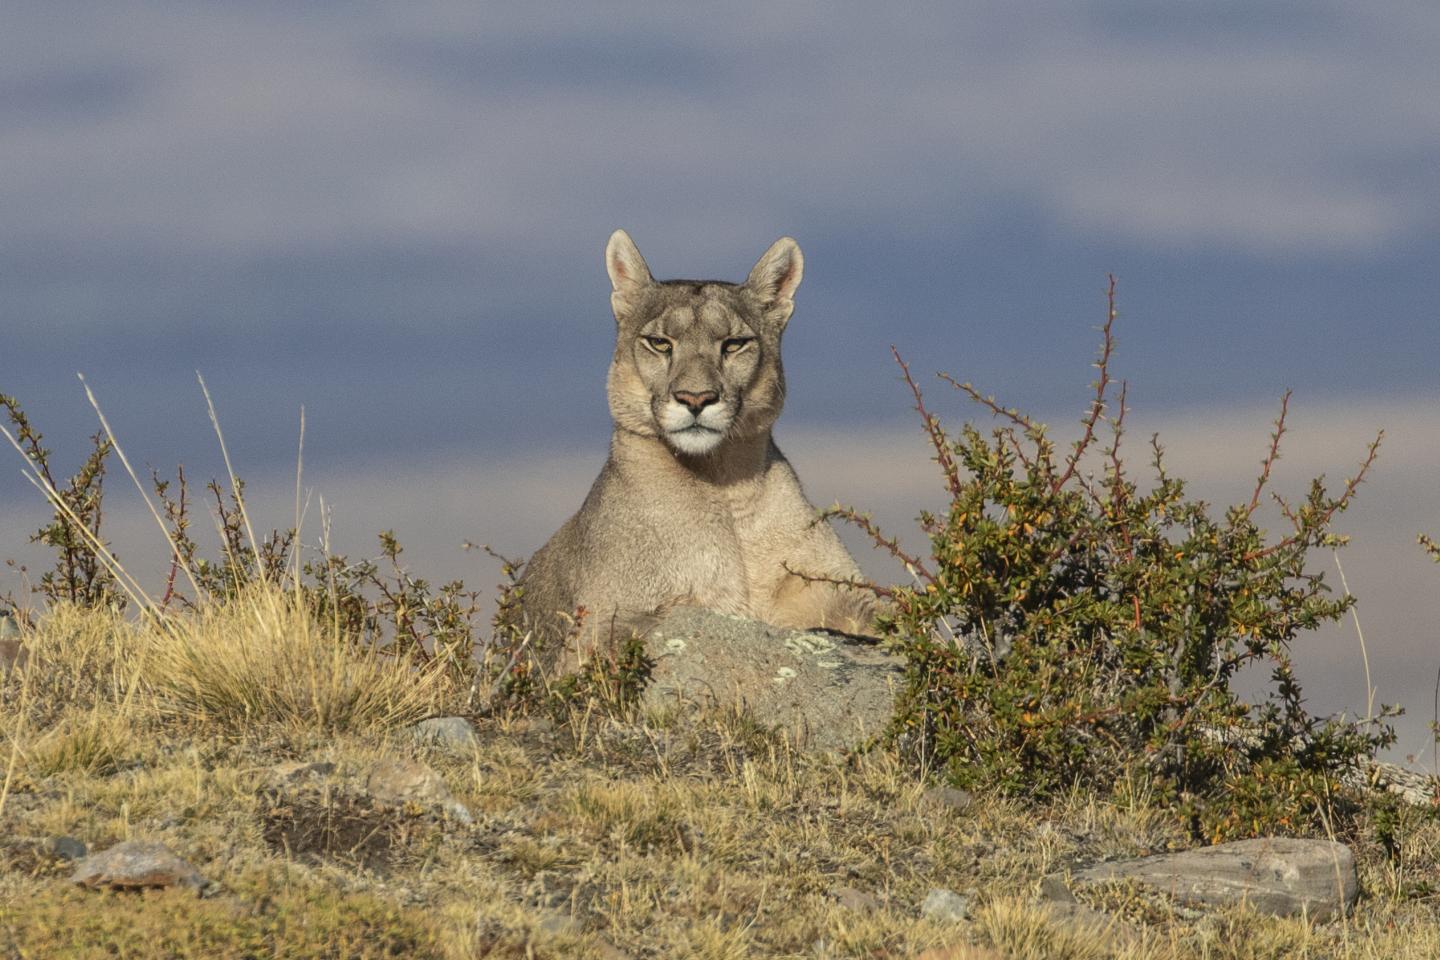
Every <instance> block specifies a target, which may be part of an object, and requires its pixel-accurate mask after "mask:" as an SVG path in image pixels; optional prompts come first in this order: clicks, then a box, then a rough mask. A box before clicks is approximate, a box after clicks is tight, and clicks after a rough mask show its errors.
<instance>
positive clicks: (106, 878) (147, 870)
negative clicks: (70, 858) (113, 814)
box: [70, 840, 206, 893]
mask: <svg viewBox="0 0 1440 960" xmlns="http://www.w3.org/2000/svg"><path fill="white" fill-rule="evenodd" d="M70 880H71V882H73V883H78V884H79V885H80V886H82V887H87V888H89V889H91V890H100V889H105V890H141V889H145V888H149V887H174V886H181V887H189V888H191V889H192V890H195V891H196V892H197V893H198V892H199V891H201V890H202V889H204V887H205V886H206V883H205V878H204V877H202V876H200V874H199V873H198V872H197V871H196V870H195V868H194V867H192V866H190V864H188V863H186V862H185V861H184V860H181V859H180V858H179V857H178V856H176V855H175V853H174V851H172V850H171V849H170V848H169V847H167V846H165V845H164V844H163V843H149V842H145V841H141V840H127V841H125V842H124V843H121V844H117V845H116V846H113V847H111V848H110V849H108V850H104V851H102V852H100V853H96V854H92V855H91V856H88V857H86V858H85V859H83V860H81V861H80V863H79V864H78V865H77V866H76V868H75V873H74V874H73V875H71V877H70Z"/></svg>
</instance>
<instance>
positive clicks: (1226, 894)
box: [1072, 837, 1359, 920]
mask: <svg viewBox="0 0 1440 960" xmlns="http://www.w3.org/2000/svg"><path fill="white" fill-rule="evenodd" d="M1106 880H1137V881H1139V882H1141V883H1144V884H1146V885H1148V886H1151V887H1154V888H1156V889H1158V890H1160V891H1162V892H1163V893H1166V894H1169V895H1170V896H1173V897H1174V898H1175V899H1177V900H1179V901H1180V902H1182V903H1185V904H1189V905H1192V906H1227V905H1231V904H1238V903H1240V902H1241V901H1244V902H1245V903H1248V904H1249V905H1250V906H1251V907H1253V908H1254V909H1256V910H1258V911H1259V912H1261V913H1268V914H1273V915H1275V916H1281V917H1290V916H1298V915H1300V914H1302V913H1303V914H1306V915H1307V916H1309V917H1311V918H1312V919H1316V920H1328V919H1330V918H1331V917H1335V916H1339V915H1343V914H1344V913H1346V912H1348V911H1349V909H1350V907H1351V906H1353V905H1354V903H1355V897H1356V896H1357V894H1358V892H1359V881H1358V879H1357V877H1356V874H1355V856H1354V854H1352V853H1351V852H1350V848H1349V847H1347V846H1345V845H1344V844H1343V843H1335V842H1333V841H1330V840H1295V839H1289V838H1284V837H1266V838H1262V839H1259V840H1237V841H1234V842H1233V843H1222V844H1218V845H1217V846H1213V847H1202V848H1199V849H1196V850H1186V851H1184V852H1182V853H1165V854H1160V855H1158V856H1153V857H1142V858H1140V859H1138V860H1120V861H1116V862H1114V863H1102V864H1099V865H1097V866H1094V867H1091V868H1089V869H1087V870H1083V871H1081V872H1079V873H1077V874H1075V876H1074V877H1073V878H1072V884H1073V885H1077V886H1078V885H1084V884H1087V883H1097V882H1102V881H1106Z"/></svg>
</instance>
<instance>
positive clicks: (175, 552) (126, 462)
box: [76, 373, 205, 600]
mask: <svg viewBox="0 0 1440 960" xmlns="http://www.w3.org/2000/svg"><path fill="white" fill-rule="evenodd" d="M76 376H78V377H79V378H80V385H81V386H82V387H84V388H85V397H86V399H88V400H89V401H90V406H91V407H93V408H94V409H95V416H97V417H99V418H100V426H102V427H104V428H105V436H106V437H107V438H108V439H109V441H110V446H112V447H114V448H115V455H116V456H118V457H119V458H120V464H121V465H122V466H123V467H124V468H125V472H126V473H128V474H130V479H131V480H133V481H134V482H135V489H136V490H139V491H140V498H141V499H142V500H144V501H145V506H146V507H148V508H149V509H150V516H152V517H154V518H155V523H156V525H157V526H159V527H160V533H161V535H162V536H164V537H165V542H166V543H168V544H169V545H170V555H171V556H172V557H173V558H174V559H175V563H176V565H178V566H179V567H180V569H181V570H184V571H185V577H186V579H188V580H189V581H190V586H191V588H192V589H194V591H195V598H196V599H197V600H199V599H200V597H201V596H202V595H203V594H204V593H205V591H203V590H202V589H200V582H199V581H198V580H196V579H195V574H194V572H193V571H191V569H190V566H189V564H187V563H186V562H185V557H184V555H183V554H181V552H180V547H179V545H178V544H176V542H175V538H174V537H172V536H171V535H170V528H169V527H167V526H165V521H164V520H162V519H160V511H159V510H157V509H155V504H154V502H153V501H152V500H151V499H150V494H148V493H146V492H145V485H144V484H143V483H141V482H140V478H139V477H138V476H136V474H135V470H134V469H133V468H132V467H131V466H130V459H129V458H128V457H126V456H125V451H124V449H123V448H122V447H121V446H120V441H119V440H118V439H117V438H116V436H115V431H113V430H111V429H110V421H109V420H107V419H105V413H104V411H102V410H101V409H100V403H99V401H97V400H96V399H95V394H94V393H93V392H92V391H91V390H90V384H88V383H86V382H85V375H84V374H83V373H81V374H76Z"/></svg>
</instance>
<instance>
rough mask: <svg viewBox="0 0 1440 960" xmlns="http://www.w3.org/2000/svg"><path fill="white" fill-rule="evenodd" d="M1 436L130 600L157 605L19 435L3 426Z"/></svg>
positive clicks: (33, 482)
mask: <svg viewBox="0 0 1440 960" xmlns="http://www.w3.org/2000/svg"><path fill="white" fill-rule="evenodd" d="M0 433H3V434H5V439H6V440H9V441H10V446H12V447H14V448H15V451H16V452H17V453H19V454H20V456H21V457H22V458H24V460H25V463H26V465H27V466H29V467H30V469H29V470H22V471H21V474H22V475H23V476H24V477H25V479H26V480H29V481H30V484H31V485H32V486H33V487H35V489H37V490H39V491H40V493H41V494H42V495H43V496H44V497H45V499H46V500H47V501H49V503H50V505H51V506H52V507H54V508H55V509H56V510H58V511H60V512H61V513H63V514H64V515H65V519H67V520H69V521H70V523H72V524H73V525H74V526H75V528H76V529H77V530H79V531H80V532H81V533H82V534H83V535H84V536H85V538H86V541H87V542H88V543H89V544H90V549H91V550H93V551H94V552H95V556H96V558H97V559H98V560H99V561H100V562H101V563H103V564H104V565H105V569H106V570H108V571H109V572H110V575H111V576H113V577H114V578H115V582H116V583H118V584H120V589H122V590H124V591H125V593H126V594H127V595H129V597H130V600H131V601H132V602H133V603H134V604H135V605H136V606H138V607H151V606H154V601H152V600H151V599H150V596H149V594H147V593H146V592H145V588H144V587H142V586H140V582H139V581H138V580H136V579H135V578H134V577H132V576H130V573H129V571H127V570H126V569H125V568H124V567H123V566H121V565H120V561H119V560H117V559H115V555H114V554H113V553H111V552H110V549H109V548H108V547H106V546H105V544H104V542H103V541H102V540H101V539H100V538H99V537H98V536H96V535H95V533H94V532H93V531H91V529H90V528H89V527H87V526H85V524H83V523H81V522H80V518H79V517H77V516H75V511H73V510H71V509H70V505H69V504H67V503H66V502H65V499H64V498H63V497H61V496H60V492H59V491H58V490H56V489H55V488H54V487H53V486H51V485H50V481H48V480H46V479H45V475H44V473H43V472H41V470H40V469H39V467H37V466H36V465H35V463H34V462H33V461H31V459H30V455H29V454H28V453H26V452H25V448H24V447H22V446H20V441H19V440H18V439H16V437H15V435H14V434H13V433H11V432H10V429H9V428H8V427H6V426H5V425H4V424H3V423H0ZM127 581H128V582H127Z"/></svg>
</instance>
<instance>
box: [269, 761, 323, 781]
mask: <svg viewBox="0 0 1440 960" xmlns="http://www.w3.org/2000/svg"><path fill="white" fill-rule="evenodd" d="M334 772H335V764H333V763H328V762H324V761H320V762H315V763H303V762H295V763H282V764H279V765H277V766H274V767H271V768H270V773H271V775H272V776H274V777H275V779H276V780H279V781H281V782H282V783H297V782H299V781H301V780H308V779H309V778H310V777H328V776H329V775H330V774H332V773H334Z"/></svg>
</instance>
